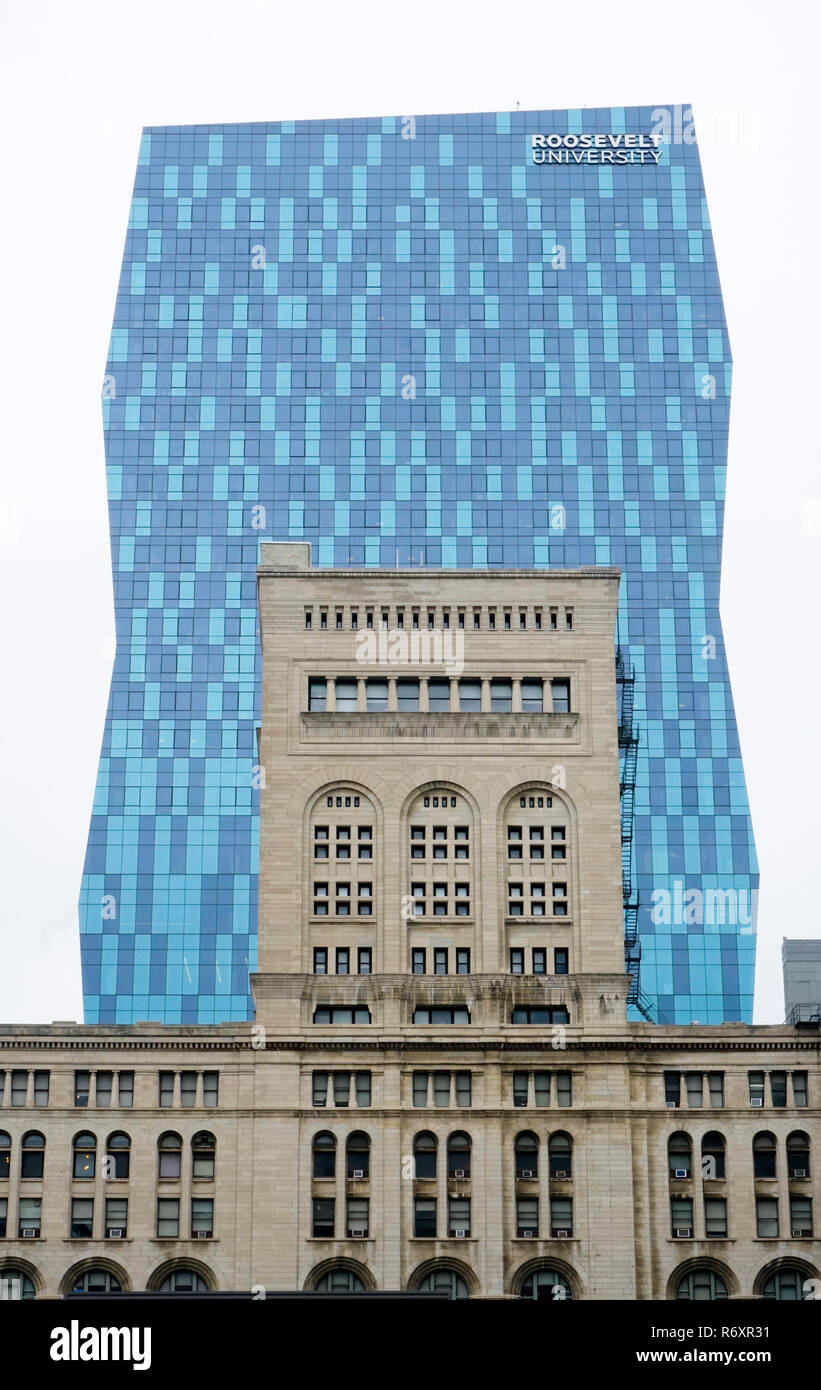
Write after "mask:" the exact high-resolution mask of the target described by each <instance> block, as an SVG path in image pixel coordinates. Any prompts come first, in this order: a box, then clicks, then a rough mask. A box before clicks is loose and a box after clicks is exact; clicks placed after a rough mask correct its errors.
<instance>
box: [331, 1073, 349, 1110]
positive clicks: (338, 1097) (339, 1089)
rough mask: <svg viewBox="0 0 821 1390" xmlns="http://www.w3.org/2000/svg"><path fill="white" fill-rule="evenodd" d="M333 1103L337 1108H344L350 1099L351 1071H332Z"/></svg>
mask: <svg viewBox="0 0 821 1390" xmlns="http://www.w3.org/2000/svg"><path fill="white" fill-rule="evenodd" d="M333 1075H334V1105H335V1106H336V1107H337V1109H345V1108H346V1107H347V1106H348V1104H349V1103H350V1099H351V1073H350V1072H349V1071H335V1072H334V1074H333Z"/></svg>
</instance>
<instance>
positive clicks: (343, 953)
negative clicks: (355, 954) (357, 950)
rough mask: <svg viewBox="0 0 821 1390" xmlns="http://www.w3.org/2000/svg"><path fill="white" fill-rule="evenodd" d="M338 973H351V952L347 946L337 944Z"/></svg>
mask: <svg viewBox="0 0 821 1390" xmlns="http://www.w3.org/2000/svg"><path fill="white" fill-rule="evenodd" d="M336 973H337V975H350V973H351V953H350V951H349V949H348V947H347V946H337V948H336Z"/></svg>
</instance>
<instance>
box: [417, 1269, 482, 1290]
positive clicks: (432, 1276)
mask: <svg viewBox="0 0 821 1390" xmlns="http://www.w3.org/2000/svg"><path fill="white" fill-rule="evenodd" d="M419 1291H420V1293H446V1294H447V1296H448V1298H470V1289H469V1288H468V1286H467V1283H466V1282H465V1280H464V1279H463V1278H462V1276H461V1274H459V1272H458V1271H457V1270H455V1269H449V1268H448V1267H447V1266H446V1265H445V1266H440V1267H439V1268H437V1269H432V1270H431V1271H430V1273H429V1274H426V1275H425V1277H424V1279H421V1280H420V1282H419Z"/></svg>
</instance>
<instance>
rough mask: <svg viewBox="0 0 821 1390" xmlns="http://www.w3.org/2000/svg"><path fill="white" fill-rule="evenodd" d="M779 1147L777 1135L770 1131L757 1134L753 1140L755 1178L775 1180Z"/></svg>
mask: <svg viewBox="0 0 821 1390" xmlns="http://www.w3.org/2000/svg"><path fill="white" fill-rule="evenodd" d="M777 1154H778V1146H777V1144H776V1142H775V1135H774V1134H770V1133H769V1131H768V1130H764V1131H762V1133H761V1134H757V1135H756V1136H755V1138H754V1140H753V1176H754V1177H756V1178H774V1177H775V1176H776V1157H777Z"/></svg>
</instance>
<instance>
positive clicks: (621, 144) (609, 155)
mask: <svg viewBox="0 0 821 1390" xmlns="http://www.w3.org/2000/svg"><path fill="white" fill-rule="evenodd" d="M661 143H662V136H661V135H644V134H642V135H624V134H619V135H611V134H607V135H531V137H530V145H531V155H532V158H533V163H534V164H658V162H659V159H660V158H661V150H660V149H659V145H660V144H661Z"/></svg>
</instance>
